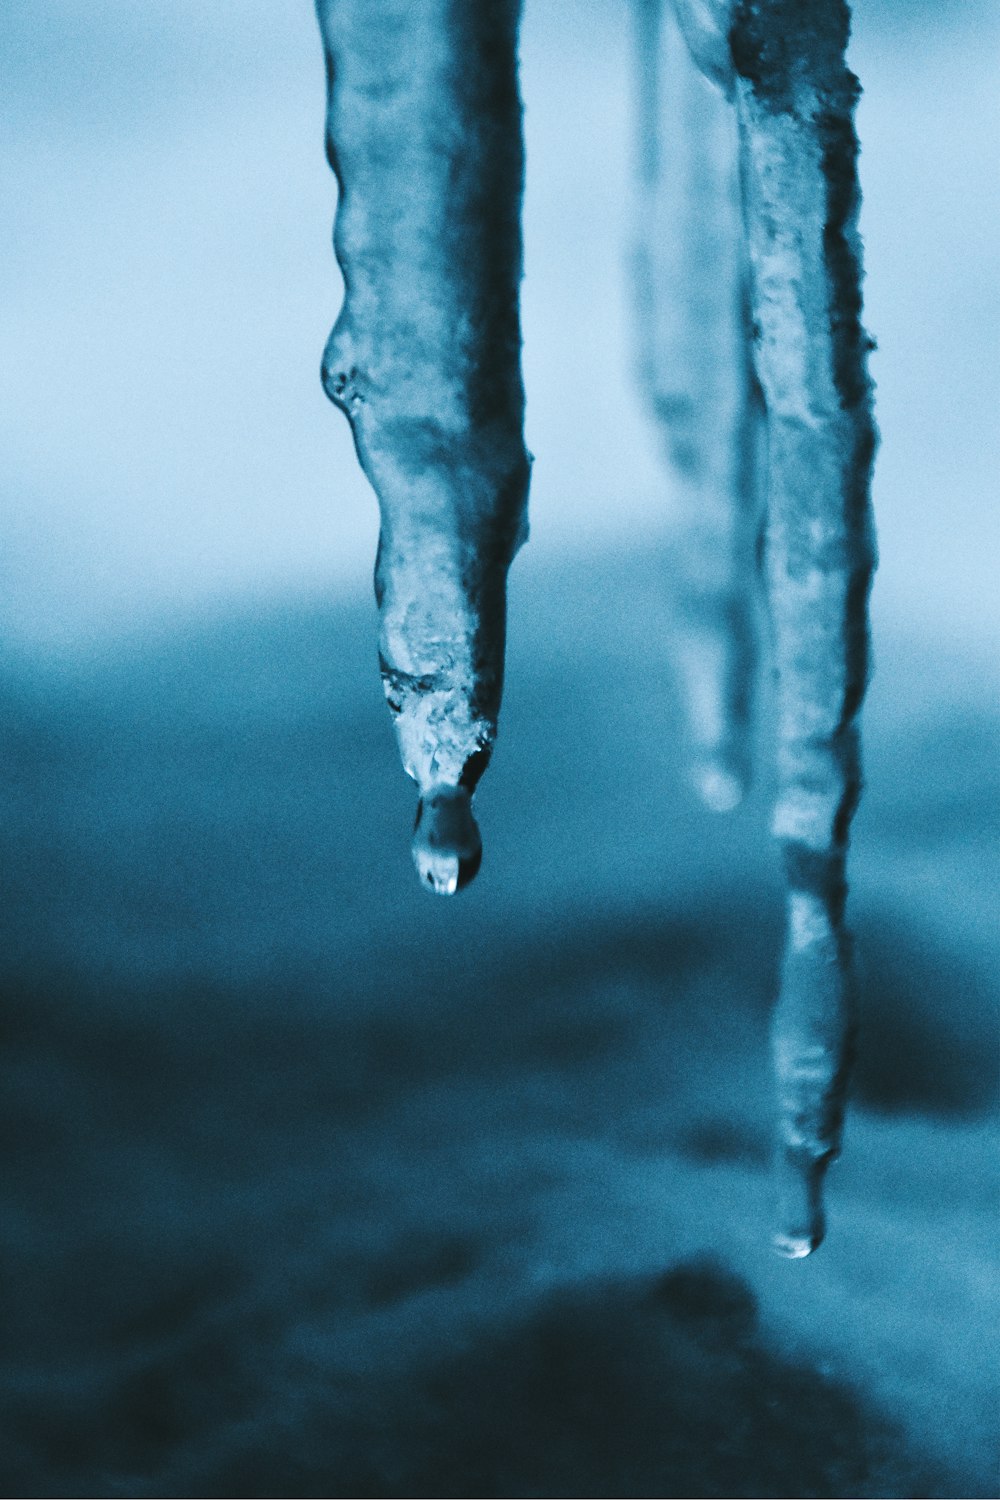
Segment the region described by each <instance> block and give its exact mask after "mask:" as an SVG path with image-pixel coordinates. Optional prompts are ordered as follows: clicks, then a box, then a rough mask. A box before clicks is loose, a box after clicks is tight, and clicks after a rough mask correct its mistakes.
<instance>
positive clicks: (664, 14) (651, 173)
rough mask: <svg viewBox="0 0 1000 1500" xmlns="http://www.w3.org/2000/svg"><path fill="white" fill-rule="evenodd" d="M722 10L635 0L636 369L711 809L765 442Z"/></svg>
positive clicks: (745, 716)
mask: <svg viewBox="0 0 1000 1500" xmlns="http://www.w3.org/2000/svg"><path fill="white" fill-rule="evenodd" d="M725 11H726V7H724V6H722V7H719V6H716V7H714V8H710V9H709V10H708V11H707V12H704V7H701V8H700V9H699V13H697V14H696V13H694V11H693V8H692V7H687V8H683V7H682V8H680V9H675V6H674V4H673V3H672V0H636V4H635V19H636V43H637V65H638V68H637V71H638V83H639V87H638V142H637V156H638V188H639V193H638V214H637V217H638V224H637V243H636V249H635V258H634V272H635V310H636V322H637V327H638V342H639V378H640V381H641V385H642V388H643V391H644V394H645V396H646V399H647V401H648V403H649V406H650V409H651V411H652V414H653V416H654V419H655V420H656V422H657V424H658V426H659V428H660V431H661V435H662V440H663V449H664V455H665V459H666V462H667V465H668V468H669V473H670V478H671V481H672V483H671V491H672V499H673V504H674V520H673V525H672V528H671V537H670V544H669V556H670V576H669V578H668V581H667V586H668V589H669V593H670V600H671V605H672V611H671V612H672V616H673V640H672V643H671V654H672V656H673V658H674V660H675V662H676V665H677V673H678V677H679V684H680V687H681V692H682V697H683V700H684V704H685V709H686V713H687V720H688V732H689V737H690V750H691V757H692V777H693V780H694V783H695V786H696V788H697V790H698V792H699V794H700V796H701V797H702V799H703V800H704V801H705V802H706V803H707V804H708V806H709V807H711V808H713V809H715V810H717V811H727V810H729V809H730V808H732V807H734V806H736V804H737V803H738V802H739V801H740V800H741V798H742V796H743V793H744V791H745V790H746V787H747V784H748V782H749V779H750V773H751V765H750V754H751V743H750V741H751V729H752V722H751V717H752V698H753V681H754V675H755V670H756V656H757V644H756V633H757V595H758V578H757V567H756V561H755V554H756V546H757V536H758V525H759V520H758V515H759V507H758V485H757V470H758V464H759V457H758V455H759V452H760V436H761V409H760V397H759V391H758V388H757V384H756V379H755V376H754V374H753V371H752V366H751V361H750V352H749V326H748V317H749V310H748V289H747V266H746V253H745V242H744V235H743V224H742V217H741V211H740V192H739V159H738V152H739V141H738V134H737V125H736V118H735V113H734V110H733V108H732V104H731V102H730V101H729V100H728V99H727V97H726V91H727V89H728V87H729V85H730V84H731V77H730V76H729V75H730V74H731V69H730V67H729V48H728V38H727V31H728V24H727V18H726V15H725ZM702 12H704V13H702ZM682 21H683V23H684V30H683V32H682V29H681V22H682ZM720 22H721V24H720ZM696 59H697V60H696Z"/></svg>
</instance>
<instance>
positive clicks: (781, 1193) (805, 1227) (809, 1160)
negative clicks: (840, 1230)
mask: <svg viewBox="0 0 1000 1500" xmlns="http://www.w3.org/2000/svg"><path fill="white" fill-rule="evenodd" d="M828 1165H829V1158H828V1157H825V1156H812V1155H808V1154H807V1153H805V1152H802V1151H793V1150H788V1151H786V1152H784V1153H783V1154H782V1155H781V1157H780V1158H779V1161H778V1172H777V1177H778V1229H777V1232H776V1233H775V1236H774V1248H775V1250H777V1252H778V1254H779V1255H784V1256H786V1257H787V1258H788V1259H789V1260H802V1259H804V1257H805V1256H807V1255H811V1254H812V1253H813V1251H814V1250H818V1249H819V1247H820V1245H821V1244H822V1243H823V1235H824V1234H825V1232H826V1221H825V1217H824V1213H823V1178H824V1176H825V1175H826V1169H827V1167H828Z"/></svg>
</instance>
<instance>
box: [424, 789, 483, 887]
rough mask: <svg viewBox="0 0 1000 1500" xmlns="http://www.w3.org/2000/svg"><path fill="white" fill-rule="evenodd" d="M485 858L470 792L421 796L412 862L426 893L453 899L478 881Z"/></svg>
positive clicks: (436, 792) (445, 791)
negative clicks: (459, 892)
mask: <svg viewBox="0 0 1000 1500" xmlns="http://www.w3.org/2000/svg"><path fill="white" fill-rule="evenodd" d="M482 858H483V841H482V839H481V837H480V834H479V826H478V824H477V823H476V820H475V817H474V816H473V813H472V796H471V794H470V792H469V791H468V790H467V789H466V788H465V787H462V786H457V787H449V786H445V787H434V788H433V789H432V790H431V791H429V792H427V793H426V794H425V795H424V796H423V797H421V799H420V802H419V803H418V804H417V821H416V823H415V824H414V828H413V863H414V865H415V866H416V870H417V874H418V876H419V877H420V884H421V885H422V886H423V888H424V890H426V891H432V892H433V893H434V894H435V895H437V896H453V895H454V894H455V892H456V891H460V890H462V889H463V887H465V886H467V885H468V884H469V882H470V881H471V880H473V879H474V878H475V875H476V872H477V871H478V869H479V866H480V864H481V863H482Z"/></svg>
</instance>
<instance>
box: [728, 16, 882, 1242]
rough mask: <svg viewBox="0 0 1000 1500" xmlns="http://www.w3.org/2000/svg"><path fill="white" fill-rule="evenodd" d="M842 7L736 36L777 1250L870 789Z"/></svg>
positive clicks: (840, 996) (805, 1199)
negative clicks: (763, 409)
mask: <svg viewBox="0 0 1000 1500" xmlns="http://www.w3.org/2000/svg"><path fill="white" fill-rule="evenodd" d="M849 28H850V13H849V9H848V6H847V4H846V0H816V3H814V4H812V5H809V6H803V5H801V4H800V3H796V0H742V3H740V4H739V5H738V6H737V8H736V11H735V15H734V22H733V30H732V52H733V61H734V64H735V67H736V72H737V83H736V102H737V113H738V117H739V126H740V139H741V147H742V153H743V181H744V193H745V214H746V224H747V236H748V243H749V250H750V261H751V267H752V283H753V308H754V315H755V320H756V327H757V340H756V363H757V371H758V375H759V377H760V381H761V386H762V388H763V391H764V397H765V401H766V404H767V414H768V446H769V459H770V471H769V476H768V504H767V518H768V519H767V560H766V578H767V595H768V603H769V608H770V615H771V620H772V625H773V638H774V652H775V662H776V675H777V696H778V746H777V756H778V795H777V803H776V806H775V810H774V823H773V828H774V833H775V836H776V837H777V838H778V840H779V841H780V844H781V847H782V851H783V855H784V861H785V871H786V878H787V881H788V915H787V922H788V927H787V936H786V948H785V958H784V965H783V973H782V984H781V994H780V998H779V1002H778V1006H777V1010H776V1013H775V1020H774V1033H773V1035H774V1053H775V1065H776V1071H777V1081H778V1090H779V1132H780V1141H779V1151H780V1167H779V1172H780V1178H779V1187H780V1204H779V1215H780V1223H779V1234H778V1237H777V1240H776V1244H777V1247H778V1248H779V1249H780V1250H782V1251H783V1252H784V1253H785V1254H788V1255H791V1256H799V1255H807V1254H808V1253H809V1252H810V1251H811V1250H813V1249H815V1247H816V1245H817V1244H818V1243H819V1241H820V1240H821V1238H822V1235H823V1210H822V1202H821V1184H822V1178H823V1174H824V1172H825V1170H826V1167H827V1165H828V1163H829V1162H830V1161H831V1160H832V1158H833V1157H834V1156H835V1155H836V1154H837V1151H838V1149H839V1145H840V1135H841V1126H842V1117H843V1108H844V1090H845V1086H846V1075H847V1070H848V1066H849V1062H850V1053H851V1047H852V1037H853V1026H854V1019H853V1016H854V994H853V977H852V972H851V957H850V945H849V938H848V934H847V932H846V930H845V927H844V901H845V896H846V878H845V861H846V854H847V840H848V828H849V825H850V821H851V818H852V815H853V813H854V810H855V806H856V804H857V801H858V796H859V794H860V790H861V775H860V764H859V741H858V727H857V714H858V710H859V708H860V706H861V700H862V698H863V696H864V691H865V686H866V681H867V673H868V608H867V606H868V591H869V587H870V583H871V575H872V571H873V568H874V565H875V542H874V526H873V521H872V513H871V505H870V485H871V468H872V460H873V457H874V452H875V442H876V435H875V426H874V420H873V416H872V392H871V384H870V381H869V379H868V373H867V356H868V349H869V341H868V339H867V336H866V334H865V332H864V329H863V327H862V325H861V252H860V242H859V239H858V235H857V210H858V204H859V192H858V183H857V171H856V167H857V153H858V142H857V137H856V135H855V131H854V108H855V104H856V102H857V97H858V93H859V89H858V83H857V79H856V78H855V77H854V75H853V74H852V73H851V72H850V71H849V70H848V68H847V66H846V63H845V60H844V58H845V50H846V47H847V40H848V34H849Z"/></svg>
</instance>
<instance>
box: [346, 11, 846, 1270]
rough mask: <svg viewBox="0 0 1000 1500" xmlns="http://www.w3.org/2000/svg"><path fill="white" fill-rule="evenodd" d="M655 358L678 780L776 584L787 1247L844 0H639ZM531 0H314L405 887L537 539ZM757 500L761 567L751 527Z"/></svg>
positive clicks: (839, 278)
mask: <svg viewBox="0 0 1000 1500" xmlns="http://www.w3.org/2000/svg"><path fill="white" fill-rule="evenodd" d="M635 4H636V6H637V16H638V27H637V35H638V39H639V54H640V69H639V73H640V87H639V94H640V105H639V121H640V152H639V191H640V223H639V233H638V245H637V254H636V262H635V270H636V298H637V305H638V308H639V313H640V316H639V319H638V321H639V323H640V325H641V331H642V341H641V348H640V366H641V380H642V385H643V389H644V392H645V395H646V399H647V401H648V402H649V404H650V406H651V408H652V410H653V412H654V414H655V417H656V419H657V421H658V423H659V424H660V427H661V430H662V433H663V436H664V443H665V449H666V453H667V456H668V462H669V464H670V467H671V471H672V474H673V479H674V489H675V493H676V495H677V497H678V514H677V522H676V525H675V529H674V543H673V547H672V574H673V577H672V580H671V585H670V587H671V594H672V598H673V601H674V611H673V613H674V621H675V624H674V635H675V655H676V660H677V664H678V669H679V676H680V679H681V683H682V686H683V689H684V698H685V703H686V709H687V716H688V724H689V735H690V740H691V745H692V751H693V756H692V759H693V765H692V776H693V779H694V782H695V785H696V786H697V788H698V790H699V792H700V795H701V796H702V798H703V800H704V801H705V802H706V803H708V805H709V806H711V807H713V808H715V809H716V810H719V811H726V810H729V809H730V808H731V807H733V806H735V805H736V803H737V802H738V801H739V800H740V798H741V796H742V794H743V790H744V788H745V786H746V785H747V782H748V779H749V776H750V769H751V768H750V754H749V749H750V714H751V697H752V682H753V677H754V670H755V660H756V653H757V646H756V639H755V635H756V631H755V626H756V615H757V598H758V592H759V591H760V590H762V592H763V598H764V604H765V607H766V610H767V614H768V616H769V621H770V634H771V641H772V653H773V662H774V669H775V676H776V685H777V705H778V728H777V747H776V749H777V770H778V793H777V798H776V804H775V808H774V818H773V831H774V835H775V838H776V839H777V841H778V843H779V845H780V848H781V851H782V857H783V863H784V869H785V876H786V883H787V931H786V943H785V953H784V958H783V964H782V977H781V986H780V994H779V998H778V1003H777V1006H776V1008H775V1014H774V1024H773V1058H774V1068H775V1075H776V1080H777V1088H778V1164H777V1186H778V1232H777V1234H776V1236H775V1245H776V1248H777V1249H778V1250H779V1251H781V1252H782V1253H783V1254H785V1255H788V1256H791V1257H793V1258H797V1257H800V1256H804V1255H808V1254H809V1253H810V1252H811V1251H812V1250H814V1249H815V1248H816V1246H817V1245H818V1244H819V1243H820V1240H821V1239H822V1237H823V1232H824V1224H823V1203H822V1183H823V1178H824V1175H825V1172H826V1169H827V1167H828V1165H829V1163H830V1162H831V1161H832V1160H833V1159H834V1157H835V1156H836V1154H837V1152H838V1150H839V1146H840V1137H841V1130H842V1121H843V1112H844V1100H845V1090H846V1084H847V1074H848V1069H849V1063H850V1058H851V1049H852V1045H853V1035H854V995H853V978H852V966H851V949H850V939H849V935H848V933H847V930H846V927H845V923H844V906H845V899H846V892H847V883H846V856H847V843H848V831H849V827H850V822H851V818H852V815H853V812H854V809H855V806H856V804H857V800H858V796H859V793H860V786H861V777H860V757H859V739H858V728H857V715H858V711H859V709H860V706H861V701H862V698H863V696H864V691H865V685H866V680H867V671H868V664H867V656H868V619H867V603H868V592H869V587H870V582H871V575H872V571H873V569H874V566H875V544H874V529H873V524H872V516H871V506H870V483H871V467H872V461H873V457H874V452H875V444H876V435H875V426H874V420H873V416H872V393H871V385H870V381H869V378H868V373H867V355H868V348H869V343H868V339H867V336H866V334H865V332H864V329H863V327H862V324H861V255H860V244H859V240H858V235H857V208H858V201H859V193H858V182H857V151H858V144H857V137H856V135H855V130H854V109H855V105H856V102H857V96H858V92H859V90H858V84H857V80H856V79H855V78H854V76H853V74H852V73H851V72H850V71H849V70H848V68H847V66H846V63H845V50H846V46H847V39H848V31H849V25H850V14H849V7H848V4H847V0H810V3H809V4H806V3H804V0H635ZM519 9H520V7H519V4H518V0H491V3H490V4H488V5H485V4H482V3H481V0H318V13H319V20H320V27H321V30H322V34H323V40H324V46H325V51H326V60H327V76H328V81H329V90H328V109H327V145H328V154H329V158H330V162H331V165H332V167H333V170H334V172H335V173H336V176H337V181H338V185H339V189H340V197H339V205H338V211H337V220H336V229H335V236H334V243H335V249H336V253H337V258H338V260H339V263H340V266H341V269H342V271H343V274H344V283H345V298H344V305H343V308H342V310H341V313H340V316H339V318H338V320H337V324H336V326H335V328H334V330H333V333H332V334H331V337H330V340H329V343H328V344H327V348H326V353H325V355H324V360H323V380H324V384H325V387H326V390H327V392H328V394H329V395H330V397H331V399H332V400H333V401H335V402H336V403H337V405H338V406H340V407H341V408H342V409H343V411H344V412H345V413H346V414H347V416H348V418H349V420H350V423H351V427H352V430H353V433H354V439H355V444H356V447H357V452H358V457H359V459H360V462H361V464H362V467H363V468H364V471H365V473H366V474H367V476H368V478H369V479H370V481H371V483H372V485H373V487H374V489H375V492H376V495H377V497H378V501H379V506H380V511H381V535H380V543H379V553H378V559H377V562H376V575H375V586H376V597H377V600H378V605H379V614H380V656H381V666H382V679H383V684H384V688H385V694H386V699H387V701H388V704H389V708H390V710H391V712H392V714H393V715H394V719H395V727H396V734H397V738H398V741H399V747H400V752H401V755H402V759H403V764H404V767H405V769H406V770H407V772H408V773H409V775H410V776H412V777H413V779H414V780H415V782H416V783H417V788H418V792H419V797H420V802H419V807H418V814H417V821H416V828H415V833H414V843H413V858H414V862H415V865H416V868H417V872H418V875H419V877H420V880H421V884H422V885H423V886H424V887H425V888H426V889H428V890H431V891H434V892H437V893H440V894H452V893H454V892H455V891H456V890H458V889H460V888H461V887H462V886H463V885H464V884H466V883H467V882H468V881H469V880H470V879H471V878H472V877H473V876H474V874H475V872H476V870H477V868H478V866H479V861H480V857H481V844H480V840H479V832H478V829H477V827H476V824H475V820H474V818H473V815H472V796H473V793H474V791H475V789H476V785H477V782H478V780H479V778H480V776H481V775H482V772H483V770H484V769H485V767H486V765H487V762H488V760H489V755H490V751H491V748H492V745H493V742H494V738H495V735H496V728H497V715H498V713H499V707H500V696H501V690H502V683H503V650H504V628H505V608H506V576H507V569H508V567H509V565H510V562H511V560H512V558H513V556H514V553H515V552H516V550H517V548H518V547H519V546H520V544H521V543H522V542H523V540H524V538H525V536H526V533H527V523H526V506H527V489H528V471H529V460H528V455H527V453H526V451H525V447H524V439H523V415H524V391H523V386H522V381H521V371H520V325H519V311H518V289H519V281H520V275H521V230H520V204H521V193H522V181H523V167H524V160H523V157H524V153H523V142H522V133H521V104H520V98H519V95H518V83H517V57H516V53H517V28H518V21H519ZM761 516H763V523H764V535H765V547H764V565H763V578H762V579H761V576H760V568H759V565H758V552H759V548H758V537H759V531H760V519H761Z"/></svg>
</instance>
